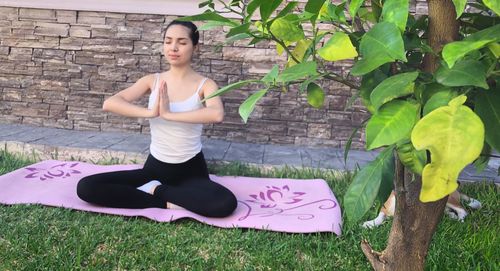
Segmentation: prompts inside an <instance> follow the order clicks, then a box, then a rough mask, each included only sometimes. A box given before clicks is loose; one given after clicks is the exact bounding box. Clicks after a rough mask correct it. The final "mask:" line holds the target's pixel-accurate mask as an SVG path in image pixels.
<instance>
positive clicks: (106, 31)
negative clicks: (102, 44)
mask: <svg viewBox="0 0 500 271" xmlns="http://www.w3.org/2000/svg"><path fill="white" fill-rule="evenodd" d="M90 30H91V33H92V34H91V36H92V38H106V39H109V38H115V37H116V33H117V30H116V27H114V26H111V25H92V26H91V28H90Z"/></svg>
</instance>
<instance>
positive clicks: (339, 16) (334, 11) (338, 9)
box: [319, 1, 347, 24]
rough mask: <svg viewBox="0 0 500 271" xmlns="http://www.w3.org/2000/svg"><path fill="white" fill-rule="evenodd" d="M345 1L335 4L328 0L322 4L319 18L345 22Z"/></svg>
mask: <svg viewBox="0 0 500 271" xmlns="http://www.w3.org/2000/svg"><path fill="white" fill-rule="evenodd" d="M345 4H346V2H343V3H342V4H340V5H338V6H335V4H333V3H332V2H330V1H328V2H327V3H325V5H323V7H322V8H321V11H320V13H319V14H320V20H325V21H326V20H330V21H334V22H341V23H345V24H347V20H346V18H345V14H344V7H345Z"/></svg>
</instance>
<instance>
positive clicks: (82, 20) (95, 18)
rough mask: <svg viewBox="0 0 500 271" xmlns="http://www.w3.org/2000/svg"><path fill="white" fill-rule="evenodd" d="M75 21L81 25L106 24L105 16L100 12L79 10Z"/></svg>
mask: <svg viewBox="0 0 500 271" xmlns="http://www.w3.org/2000/svg"><path fill="white" fill-rule="evenodd" d="M76 22H77V24H82V25H94V24H98V25H104V24H106V17H104V15H103V14H102V13H97V12H86V11H79V12H78V17H77V20H76Z"/></svg>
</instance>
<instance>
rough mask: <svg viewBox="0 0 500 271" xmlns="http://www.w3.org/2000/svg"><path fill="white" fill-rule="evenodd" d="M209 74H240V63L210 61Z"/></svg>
mask: <svg viewBox="0 0 500 271" xmlns="http://www.w3.org/2000/svg"><path fill="white" fill-rule="evenodd" d="M210 72H211V73H217V74H226V75H227V74H241V62H236V61H226V60H214V59H212V60H211V64H210Z"/></svg>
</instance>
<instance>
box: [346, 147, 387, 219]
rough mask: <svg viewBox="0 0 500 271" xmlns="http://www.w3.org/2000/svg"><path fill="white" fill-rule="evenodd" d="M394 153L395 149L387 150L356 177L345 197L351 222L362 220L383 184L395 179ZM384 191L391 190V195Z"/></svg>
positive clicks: (347, 213)
mask: <svg viewBox="0 0 500 271" xmlns="http://www.w3.org/2000/svg"><path fill="white" fill-rule="evenodd" d="M393 151H394V148H393V147H388V148H386V149H385V150H383V151H382V152H381V153H380V154H379V155H378V156H377V158H375V160H373V161H372V162H370V163H368V164H367V165H366V166H364V167H363V168H362V169H361V170H360V171H358V172H357V173H356V176H354V179H353V181H352V183H351V184H350V185H349V188H348V189H347V192H346V193H345V195H344V210H345V213H346V215H347V218H348V219H349V220H350V221H351V222H356V221H358V220H359V219H361V217H363V215H364V214H365V213H366V211H368V210H369V209H370V208H371V207H372V205H373V201H374V200H375V198H376V197H377V194H378V193H379V189H380V186H381V184H382V183H385V184H390V183H392V180H393V177H394V155H393ZM384 190H389V193H390V189H384ZM387 196H388V195H386V197H385V198H387Z"/></svg>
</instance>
